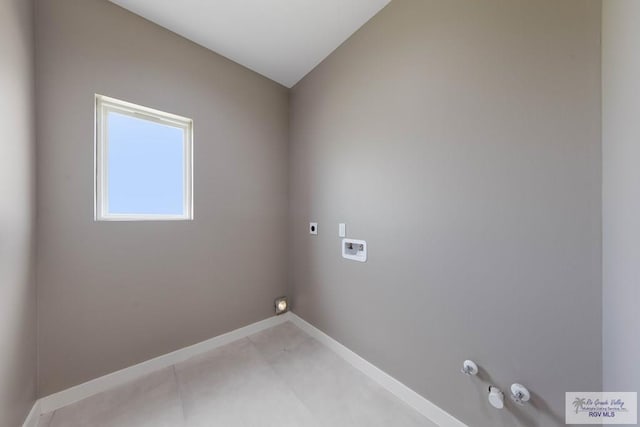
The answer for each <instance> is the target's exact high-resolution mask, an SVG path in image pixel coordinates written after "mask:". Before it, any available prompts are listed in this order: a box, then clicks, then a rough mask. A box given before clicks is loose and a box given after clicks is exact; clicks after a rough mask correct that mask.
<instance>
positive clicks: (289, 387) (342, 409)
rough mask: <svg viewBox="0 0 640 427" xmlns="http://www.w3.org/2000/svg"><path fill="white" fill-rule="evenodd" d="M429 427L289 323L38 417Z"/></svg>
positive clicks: (44, 422) (140, 425)
mask: <svg viewBox="0 0 640 427" xmlns="http://www.w3.org/2000/svg"><path fill="white" fill-rule="evenodd" d="M89 426H90V427H147V426H149V427H151V426H153V427H165V426H166V427H205V426H206V427H213V426H223V427H262V426H265V427H271V426H273V427H276V426H277V427H289V426H291V427H307V426H309V427H316V426H323V427H324V426H349V427H350V426H366V427H375V426H385V427H388V426H394V427H403V426H408V427H412V426H427V427H433V426H435V424H434V423H432V422H430V421H429V420H427V419H426V418H424V417H423V416H422V415H420V414H418V413H417V412H415V411H414V410H413V409H411V408H410V407H409V406H407V405H406V404H404V403H403V402H401V401H400V400H398V399H397V398H395V396H393V395H391V394H390V393H389V392H387V391H386V390H384V389H383V388H381V387H380V386H378V385H377V384H376V383H374V382H373V381H372V380H370V379H369V378H368V377H366V376H365V375H364V374H362V373H361V372H360V371H358V370H356V369H355V368H353V367H352V366H351V365H349V364H348V363H347V362H345V361H344V360H343V359H341V358H340V357H339V356H338V355H336V354H335V353H334V352H332V351H331V350H329V349H328V348H327V347H325V346H324V345H322V344H320V343H319V342H318V341H316V340H314V339H313V338H311V337H310V336H308V335H306V334H305V333H304V332H303V331H302V330H300V329H299V328H298V327H296V326H295V325H294V324H293V323H291V322H286V323H283V324H281V325H278V326H275V327H273V328H271V329H267V330H265V331H262V332H259V333H257V334H255V335H252V336H250V337H248V338H245V339H241V340H239V341H236V342H234V343H231V344H228V345H226V346H224V347H220V348H217V349H215V350H212V351H210V352H208V353H205V354H202V355H200V356H196V357H194V358H192V359H189V360H187V361H185V362H183V363H179V364H177V365H175V366H171V367H169V368H165V369H162V370H160V371H157V372H155V373H153V374H150V375H148V376H146V377H144V378H141V379H138V380H136V381H133V382H131V383H129V384H126V385H124V386H121V387H118V388H116V389H113V390H109V391H106V392H103V393H100V394H97V395H95V396H92V397H89V398H87V399H85V400H82V401H80V402H77V403H74V404H72V405H69V406H66V407H64V408H61V409H58V410H57V411H55V412H53V413H49V414H44V415H42V416H41V417H40V421H39V424H38V427H89Z"/></svg>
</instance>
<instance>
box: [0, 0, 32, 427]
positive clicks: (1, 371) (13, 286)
mask: <svg viewBox="0 0 640 427" xmlns="http://www.w3.org/2000/svg"><path fill="white" fill-rule="evenodd" d="M33 101H34V94H33V2H32V1H29V0H3V1H2V2H0V425H1V426H6V427H17V426H19V425H22V422H23V421H24V419H25V417H26V416H27V413H28V412H29V410H30V409H31V405H32V404H33V402H34V400H35V397H36V289H35V281H34V244H33V242H34V223H35V210H34V207H35V191H34V189H35V172H34V171H35V169H34V166H35V156H34V140H35V139H34V120H33V113H34V104H33Z"/></svg>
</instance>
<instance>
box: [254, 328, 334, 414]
mask: <svg viewBox="0 0 640 427" xmlns="http://www.w3.org/2000/svg"><path fill="white" fill-rule="evenodd" d="M292 323H293V322H292ZM293 326H295V327H296V328H298V326H296V325H295V324H294V325H293ZM298 329H300V328H298ZM300 332H302V333H303V334H304V335H306V337H307V338H305V340H304V341H303V342H300V343H298V344H296V345H295V346H294V347H292V349H294V348H298V347H299V346H301V345H302V344H303V343H304V342H307V341H309V340H312V341H317V340H316V339H315V338H313V337H312V336H311V335H309V334H307V333H306V332H305V331H303V330H302V329H300ZM247 339H248V340H249V343H251V346H252V347H253V348H254V349H255V350H256V352H257V353H258V357H260V358H261V359H262V360H263V361H264V362H265V363H266V365H267V366H268V367H269V369H270V370H271V371H272V372H273V373H274V374H275V375H276V377H278V379H280V382H281V383H282V385H283V386H284V387H285V388H286V389H287V390H289V391H290V392H291V393H292V395H293V396H294V397H295V399H296V400H297V401H298V402H300V404H301V405H302V406H303V407H304V408H305V409H306V410H307V411H308V412H309V414H311V416H312V417H313V419H314V420H315V421H316V422H317V423H318V425H323V422H322V419H321V417H319V416H318V415H317V414H316V413H315V411H313V410H311V408H310V407H309V405H308V404H307V402H305V401H304V400H303V399H302V398H301V397H300V395H299V394H298V393H297V392H296V391H295V390H294V389H293V387H292V386H291V385H290V384H289V381H287V380H286V378H284V377H283V376H282V375H281V374H280V373H279V372H278V371H277V370H276V369H275V367H274V364H273V362H272V361H270V360H269V359H267V357H266V356H265V355H264V354H263V353H262V352H261V351H260V349H259V348H258V346H257V345H256V343H255V342H253V340H251V336H248V337H247ZM283 351H284V349H283V350H282V351H281V352H283Z"/></svg>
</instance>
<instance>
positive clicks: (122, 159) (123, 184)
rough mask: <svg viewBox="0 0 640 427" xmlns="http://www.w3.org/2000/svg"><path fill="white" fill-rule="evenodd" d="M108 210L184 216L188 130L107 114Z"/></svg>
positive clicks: (112, 211)
mask: <svg viewBox="0 0 640 427" xmlns="http://www.w3.org/2000/svg"><path fill="white" fill-rule="evenodd" d="M108 132H109V133H108V135H109V153H108V156H109V166H108V176H109V178H108V183H109V213H112V214H161V215H182V214H183V199H184V145H183V144H184V131H183V129H181V128H177V127H173V126H167V125H164V124H160V123H156V122H153V121H149V120H143V119H139V118H135V117H131V116H127V115H124V114H119V113H115V112H109V113H108Z"/></svg>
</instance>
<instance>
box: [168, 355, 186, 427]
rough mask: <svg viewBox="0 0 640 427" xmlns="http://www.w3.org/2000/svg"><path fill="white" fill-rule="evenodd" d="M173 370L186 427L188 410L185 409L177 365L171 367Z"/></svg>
mask: <svg viewBox="0 0 640 427" xmlns="http://www.w3.org/2000/svg"><path fill="white" fill-rule="evenodd" d="M171 368H172V369H173V378H174V379H175V382H176V389H177V390H178V400H179V401H180V408H182V419H183V420H184V423H185V426H186V425H187V410H186V408H185V407H184V399H183V398H182V391H181V390H180V380H179V379H178V372H177V371H176V365H171Z"/></svg>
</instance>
